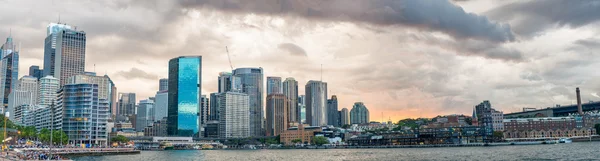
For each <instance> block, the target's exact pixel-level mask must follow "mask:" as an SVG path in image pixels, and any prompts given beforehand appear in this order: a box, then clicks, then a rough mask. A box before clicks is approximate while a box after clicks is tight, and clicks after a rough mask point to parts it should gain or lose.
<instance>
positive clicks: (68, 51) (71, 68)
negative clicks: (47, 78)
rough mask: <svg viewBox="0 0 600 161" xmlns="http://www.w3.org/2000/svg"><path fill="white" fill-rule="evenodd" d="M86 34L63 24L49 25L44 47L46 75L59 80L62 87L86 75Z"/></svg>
mask: <svg viewBox="0 0 600 161" xmlns="http://www.w3.org/2000/svg"><path fill="white" fill-rule="evenodd" d="M85 44H86V33H85V32H83V31H76V30H75V29H71V28H70V26H67V25H63V24H54V23H52V24H50V25H48V35H47V37H46V44H45V47H44V75H52V76H54V77H56V78H58V80H59V82H60V85H61V86H63V85H64V84H66V83H67V79H69V78H70V77H72V76H74V75H79V74H84V73H85Z"/></svg>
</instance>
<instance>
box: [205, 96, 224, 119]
mask: <svg viewBox="0 0 600 161" xmlns="http://www.w3.org/2000/svg"><path fill="white" fill-rule="evenodd" d="M219 94H221V93H210V101H211V102H210V110H208V111H209V117H208V118H209V120H217V121H218V120H219V96H220V95H219Z"/></svg>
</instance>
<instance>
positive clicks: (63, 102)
mask: <svg viewBox="0 0 600 161" xmlns="http://www.w3.org/2000/svg"><path fill="white" fill-rule="evenodd" d="M108 108H109V105H108V101H106V100H105V99H99V97H98V85H97V84H89V83H81V84H67V85H65V86H63V88H62V89H61V90H60V92H59V94H58V101H57V109H62V111H61V110H55V111H57V112H64V115H63V117H64V119H63V121H62V130H63V131H64V132H65V133H66V134H67V136H68V137H69V143H72V144H106V143H107V132H106V131H107V129H106V125H107V124H108V119H109V118H110V116H109V115H110V114H109V113H108ZM55 119H56V118H55Z"/></svg>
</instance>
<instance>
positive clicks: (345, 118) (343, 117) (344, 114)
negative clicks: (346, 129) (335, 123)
mask: <svg viewBox="0 0 600 161" xmlns="http://www.w3.org/2000/svg"><path fill="white" fill-rule="evenodd" d="M340 124H341V125H342V126H343V125H350V115H349V113H348V109H347V108H342V110H341V111H340Z"/></svg>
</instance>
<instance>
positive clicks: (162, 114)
mask: <svg viewBox="0 0 600 161" xmlns="http://www.w3.org/2000/svg"><path fill="white" fill-rule="evenodd" d="M154 100H155V102H154V118H155V119H157V120H158V119H162V118H166V117H167V116H168V108H169V91H158V92H156V95H155V96H154Z"/></svg>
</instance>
